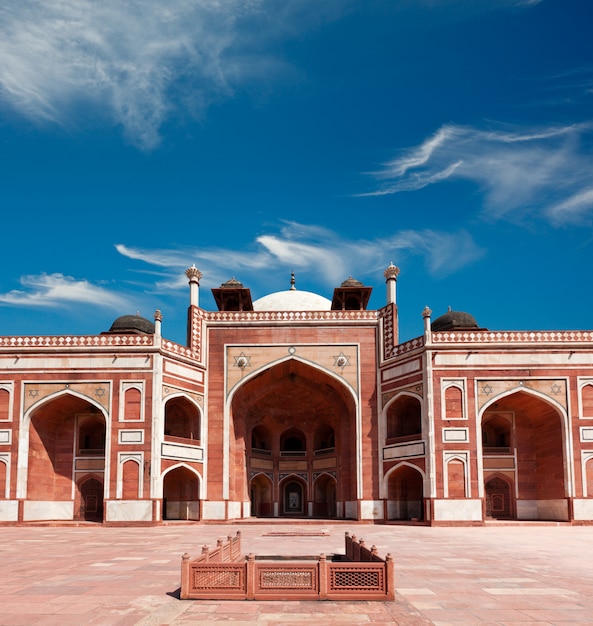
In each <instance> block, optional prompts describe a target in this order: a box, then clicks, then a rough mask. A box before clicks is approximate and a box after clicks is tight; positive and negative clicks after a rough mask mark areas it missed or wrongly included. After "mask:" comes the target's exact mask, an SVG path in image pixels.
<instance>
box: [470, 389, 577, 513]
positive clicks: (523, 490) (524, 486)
mask: <svg viewBox="0 0 593 626" xmlns="http://www.w3.org/2000/svg"><path fill="white" fill-rule="evenodd" d="M498 414H500V415H505V414H506V415H508V416H509V424H510V431H509V433H508V436H507V435H506V434H505V442H504V443H505V445H503V446H489V445H488V444H489V443H490V442H488V441H487V442H486V446H485V445H484V444H483V442H482V437H479V438H478V453H479V454H480V455H481V459H482V463H481V464H480V465H479V466H480V467H481V472H482V473H481V476H480V479H479V481H478V484H479V486H480V496H482V497H484V498H487V496H488V494H487V491H486V483H487V481H489V480H490V478H491V476H492V475H493V474H494V470H498V469H501V462H498V463H497V462H496V460H497V459H503V460H504V458H505V455H506V460H505V464H504V467H505V468H507V467H508V468H509V471H508V472H506V471H505V474H508V475H511V476H512V478H513V483H514V486H515V489H514V492H515V496H516V506H515V509H514V513H515V515H516V518H517V519H520V520H554V521H568V520H569V519H570V516H571V515H572V513H571V506H570V499H571V498H573V497H574V459H573V457H572V454H571V453H570V450H571V447H572V433H571V428H570V419H569V416H568V412H567V410H566V409H565V408H564V406H563V405H562V404H561V403H560V402H559V401H558V400H556V399H555V398H552V397H550V396H549V395H546V394H545V393H541V392H540V391H537V390H534V389H531V388H529V387H525V386H522V385H516V386H515V387H513V388H512V389H509V390H506V391H505V392H503V393H500V394H498V395H497V396H496V397H494V398H490V399H489V400H488V402H486V403H485V404H484V405H483V406H482V407H481V409H480V411H479V413H478V416H477V417H478V423H477V426H478V429H479V432H481V430H482V428H483V426H484V425H487V424H488V419H492V418H494V417H496V416H497V415H498ZM486 435H487V433H486ZM486 439H487V436H486ZM506 440H508V441H509V445H506ZM521 477H523V478H521ZM499 486H500V487H501V488H503V487H504V485H499Z"/></svg>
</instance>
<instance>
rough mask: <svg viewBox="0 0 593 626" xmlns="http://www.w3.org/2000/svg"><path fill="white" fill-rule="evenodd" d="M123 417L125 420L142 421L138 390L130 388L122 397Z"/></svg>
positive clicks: (140, 400)
mask: <svg viewBox="0 0 593 626" xmlns="http://www.w3.org/2000/svg"><path fill="white" fill-rule="evenodd" d="M124 398H125V399H124V403H125V405H124V406H125V408H124V416H125V419H126V420H140V419H142V410H141V408H142V394H141V393H140V390H139V389H136V388H134V387H132V388H131V389H128V390H126V393H125V396H124Z"/></svg>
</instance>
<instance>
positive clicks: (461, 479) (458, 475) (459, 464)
mask: <svg viewBox="0 0 593 626" xmlns="http://www.w3.org/2000/svg"><path fill="white" fill-rule="evenodd" d="M447 486H448V491H449V498H465V496H466V492H465V463H463V461H460V460H459V459H452V460H451V461H449V462H448V463H447Z"/></svg>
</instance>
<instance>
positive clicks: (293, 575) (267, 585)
mask: <svg viewBox="0 0 593 626" xmlns="http://www.w3.org/2000/svg"><path fill="white" fill-rule="evenodd" d="M258 569H259V588H260V589H265V590H266V591H270V590H272V589H278V590H282V591H290V590H291V589H298V590H303V589H310V590H311V591H315V590H316V589H317V585H316V580H315V579H316V576H315V574H316V568H313V567H311V568H306V569H303V568H302V567H299V566H296V567H290V566H288V567H273V568H271V567H268V566H266V568H265V569H264V568H258Z"/></svg>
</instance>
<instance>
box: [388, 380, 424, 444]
mask: <svg viewBox="0 0 593 626" xmlns="http://www.w3.org/2000/svg"><path fill="white" fill-rule="evenodd" d="M383 414H384V419H385V432H386V439H387V440H392V441H408V440H414V439H420V438H421V437H422V398H421V397H420V396H419V395H417V394H414V393H410V392H408V391H401V392H400V393H398V394H397V395H395V396H394V397H393V398H391V399H390V400H389V402H388V403H387V404H386V405H385V407H384V409H383Z"/></svg>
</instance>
